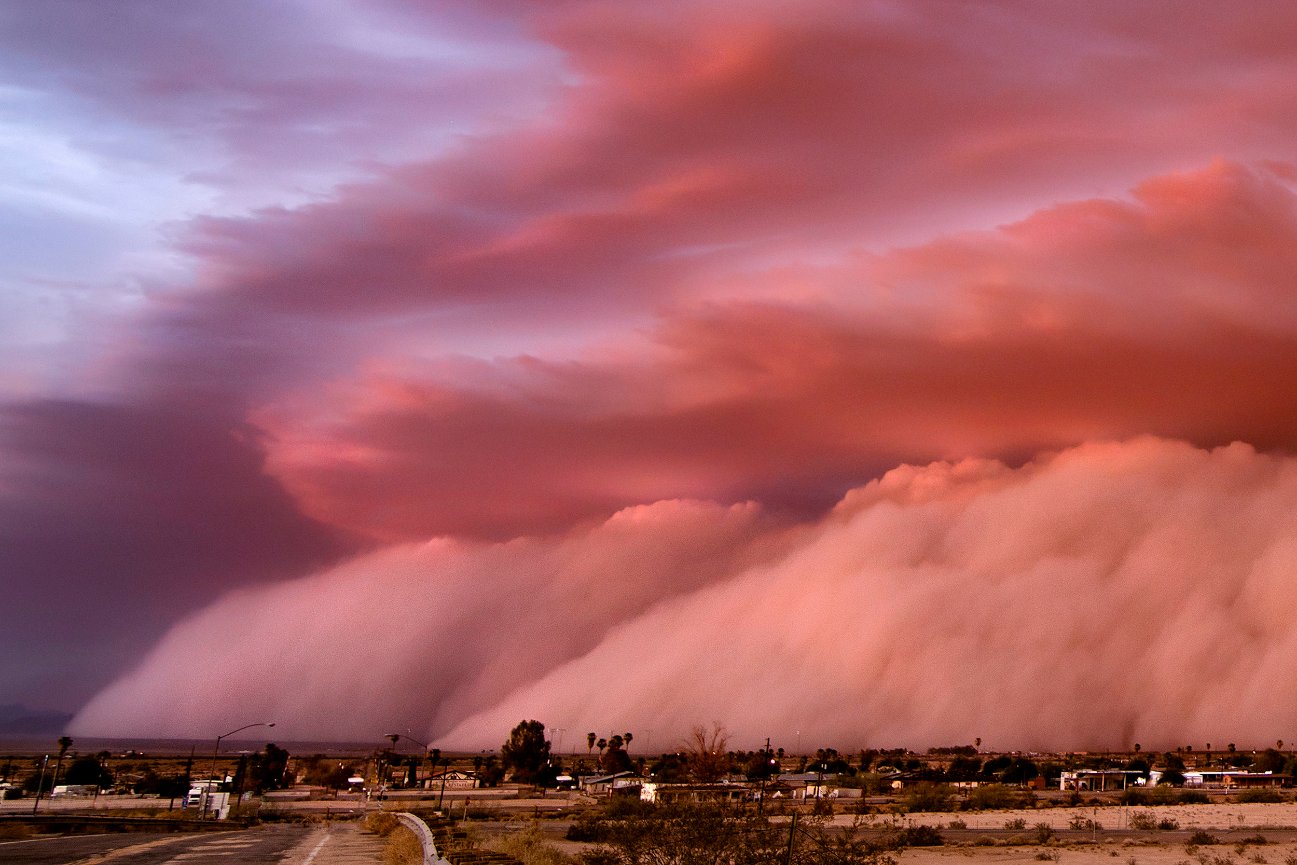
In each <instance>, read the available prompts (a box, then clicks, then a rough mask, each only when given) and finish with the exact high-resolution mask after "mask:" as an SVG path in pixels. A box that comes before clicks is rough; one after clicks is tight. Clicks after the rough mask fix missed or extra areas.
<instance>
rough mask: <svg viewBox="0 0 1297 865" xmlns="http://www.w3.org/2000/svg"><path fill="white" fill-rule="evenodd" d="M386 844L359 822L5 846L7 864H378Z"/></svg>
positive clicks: (1, 852) (0, 853)
mask: <svg viewBox="0 0 1297 865" xmlns="http://www.w3.org/2000/svg"><path fill="white" fill-rule="evenodd" d="M382 858H383V856H382V841H381V839H379V838H377V837H375V836H373V835H370V834H368V833H365V832H361V831H360V828H359V826H357V825H356V824H354V823H338V824H333V825H331V826H329V827H328V828H322V827H306V826H301V825H274V826H260V827H257V828H255V829H247V830H242V831H231V832H212V833H203V834H197V835H153V834H131V835H90V836H86V835H80V836H70V837H65V838H45V839H35V840H30V841H13V842H6V843H0V862H3V863H5V865H90V863H95V865H98V863H105V865H173V863H174V865H379V863H381V862H382Z"/></svg>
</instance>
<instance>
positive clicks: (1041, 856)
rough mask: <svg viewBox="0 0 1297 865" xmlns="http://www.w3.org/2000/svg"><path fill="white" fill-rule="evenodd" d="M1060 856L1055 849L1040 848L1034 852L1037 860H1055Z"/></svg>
mask: <svg viewBox="0 0 1297 865" xmlns="http://www.w3.org/2000/svg"><path fill="white" fill-rule="evenodd" d="M1060 858H1062V857H1061V856H1060V855H1059V852H1058V851H1057V850H1041V851H1040V852H1039V853H1037V854H1036V860H1037V861H1039V862H1057V861H1058V860H1059V859H1060Z"/></svg>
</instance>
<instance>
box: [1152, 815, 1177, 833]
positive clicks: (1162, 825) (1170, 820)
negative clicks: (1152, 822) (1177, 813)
mask: <svg viewBox="0 0 1297 865" xmlns="http://www.w3.org/2000/svg"><path fill="white" fill-rule="evenodd" d="M1157 828H1159V829H1161V830H1162V831H1164V832H1174V831H1175V830H1176V829H1179V828H1180V821H1179V820H1176V819H1175V818H1174V817H1163V818H1162V819H1161V820H1158V821H1157Z"/></svg>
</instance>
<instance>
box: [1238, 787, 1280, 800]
mask: <svg viewBox="0 0 1297 865" xmlns="http://www.w3.org/2000/svg"><path fill="white" fill-rule="evenodd" d="M1234 798H1235V801H1237V802H1282V801H1284V797H1283V794H1282V793H1280V792H1279V791H1278V790H1275V789H1273V788H1271V787H1249V788H1248V789H1246V790H1239V791H1238V795H1237V796H1236V797H1234Z"/></svg>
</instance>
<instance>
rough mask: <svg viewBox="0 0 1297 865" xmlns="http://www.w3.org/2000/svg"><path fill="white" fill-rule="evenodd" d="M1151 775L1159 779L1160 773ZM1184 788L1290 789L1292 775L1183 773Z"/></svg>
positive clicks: (1214, 772)
mask: <svg viewBox="0 0 1297 865" xmlns="http://www.w3.org/2000/svg"><path fill="white" fill-rule="evenodd" d="M1153 775H1154V776H1155V777H1161V773H1160V772H1154V773H1153ZM1154 783H1156V782H1154ZM1184 786H1186V787H1220V788H1223V789H1226V790H1230V789H1235V788H1241V787H1291V786H1292V775H1284V774H1282V773H1275V772H1243V771H1239V770H1233V769H1226V770H1223V771H1190V772H1185V773H1184Z"/></svg>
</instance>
